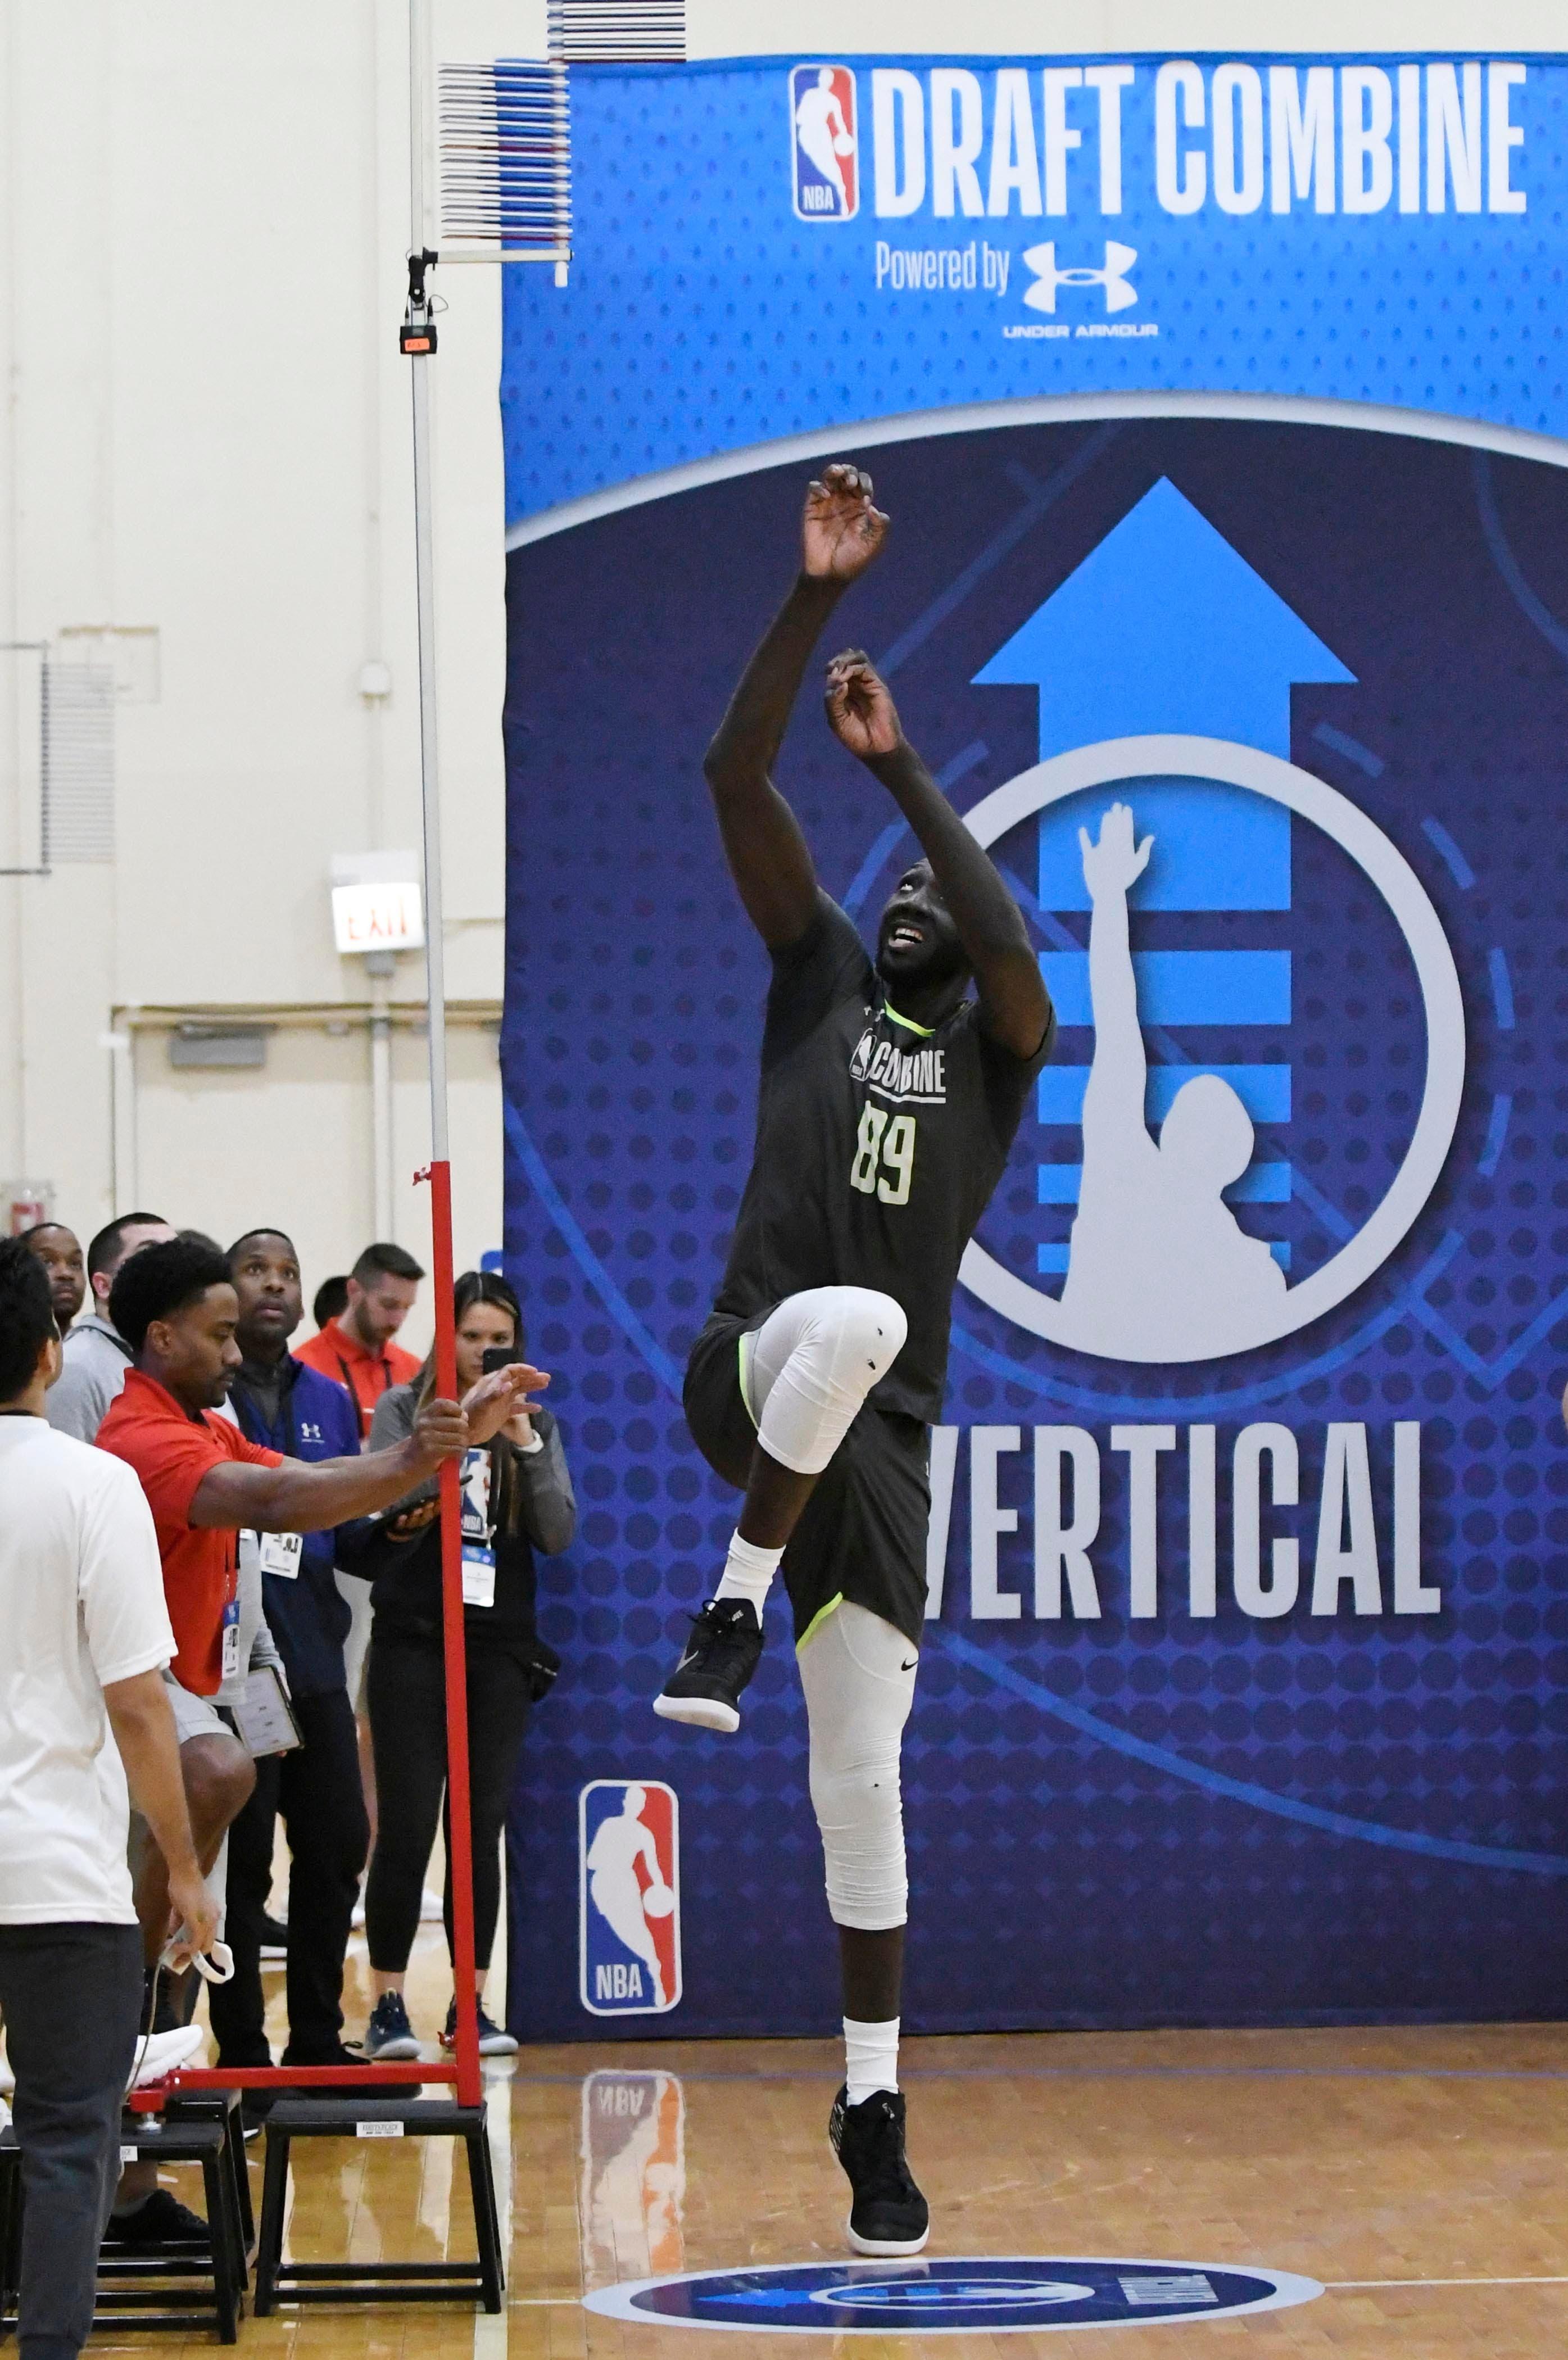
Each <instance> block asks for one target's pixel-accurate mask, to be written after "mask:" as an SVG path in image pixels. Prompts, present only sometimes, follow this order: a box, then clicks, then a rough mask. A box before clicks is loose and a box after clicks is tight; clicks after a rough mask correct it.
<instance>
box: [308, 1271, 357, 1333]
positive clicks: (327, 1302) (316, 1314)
mask: <svg viewBox="0 0 1568 2360" xmlns="http://www.w3.org/2000/svg"><path fill="white" fill-rule="evenodd" d="M347 1309H348V1281H347V1279H346V1278H323V1279H322V1281H321V1284H320V1286H318V1287H317V1289H316V1292H315V1295H314V1297H313V1298H312V1300H311V1304H310V1317H311V1318H312V1319H313V1320H314V1321H315V1323H316V1326H317V1327H319V1328H320V1327H325V1326H326V1324H327V1322H328V1320H329V1319H341V1318H342V1317H343V1313H344V1312H345V1311H346V1310H347Z"/></svg>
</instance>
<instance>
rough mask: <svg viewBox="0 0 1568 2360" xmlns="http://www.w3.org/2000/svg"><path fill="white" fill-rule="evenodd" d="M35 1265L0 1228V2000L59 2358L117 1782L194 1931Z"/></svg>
mask: <svg viewBox="0 0 1568 2360" xmlns="http://www.w3.org/2000/svg"><path fill="white" fill-rule="evenodd" d="M59 1373H60V1336H59V1332H58V1330H57V1328H56V1326H55V1320H54V1312H53V1308H52V1306H51V1305H50V1301H49V1280H48V1276H47V1274H46V1273H45V1271H44V1268H43V1265H42V1263H41V1262H39V1261H38V1258H37V1256H36V1255H35V1254H33V1253H30V1252H29V1251H28V1250H27V1246H26V1244H25V1243H24V1242H23V1241H22V1240H20V1239H6V1240H5V1241H4V1242H3V1243H0V1631H4V1633H5V1645H4V1648H3V1649H0V2009H3V2010H4V2013H5V2029H6V2038H7V2041H8V2044H9V2048H10V2055H11V2065H12V2070H13V2071H14V2072H15V2074H16V2137H17V2140H18V2142H19V2144H20V2146H21V2149H22V2179H23V2185H24V2188H25V2190H26V2192H27V2212H26V2218H25V2223H24V2228H23V2237H22V2271H21V2281H22V2283H21V2307H20V2308H21V2317H20V2334H19V2344H20V2352H21V2355H22V2360H73V2355H75V2354H76V2353H78V2352H79V2351H80V2350H81V2348H82V2344H83V2343H84V2342H85V2341H86V2338H87V2334H88V2331H89V2330H90V2328H91V2326H92V2324H93V2293H94V2286H95V2281H96V2273H97V2261H98V2247H99V2245H100V2242H101V2240H102V2238H103V2229H104V2224H105V2223H106V2221H107V2218H108V2213H109V2208H110V2203H111V2201H112V2199H113V2197H114V2187H115V2182H116V2180H117V2179H118V2176H119V2136H118V2134H119V2122H120V2102H121V2099H122V2098H123V2096H124V2094H125V2084H126V2081H127V2078H128V2076H129V2075H130V2072H131V2070H132V2066H133V2063H134V2061H135V2057H136V2036H137V2029H138V2017H139V2015H140V2005H141V1996H142V1940H141V1932H140V1928H138V1926H137V1924H136V1910H135V1907H133V1904H132V1899H131V1880H130V1873H129V1870H128V1868H127V1866H126V1862H125V1840H126V1833H127V1829H128V1823H129V1817H130V1806H129V1796H128V1793H127V1786H126V1780H127V1775H128V1777H129V1782H130V1787H131V1789H132V1790H133V1791H134V1792H135V1795H136V1803H137V1806H138V1808H139V1809H140V1810H141V1811H142V1813H143V1814H144V1816H145V1817H146V1819H147V1822H148V1824H149V1825H150V1827H151V1828H152V1830H153V1833H154V1835H155V1836H156V1838H157V1840H158V1846H159V1848H160V1850H161V1851H162V1852H163V1855H164V1858H165V1859H166V1860H167V1861H168V1863H169V1896H170V1901H171V1905H172V1912H173V1917H172V1922H173V1923H175V1924H180V1926H181V1929H182V1932H183V1934H184V1935H186V1936H187V1937H189V1938H190V1940H191V1943H192V1944H193V1945H194V1946H195V1947H196V1948H199V1949H201V1950H206V1949H208V1948H210V1946H211V1944H212V1939H213V1936H214V1933H215V1930H216V1917H215V1913H214V1911H213V1907H212V1901H211V1899H210V1897H209V1896H208V1892H207V1888H206V1885H204V1883H203V1882H202V1878H201V1870H200V1868H199V1867H198V1865H197V1862H196V1854H195V1851H194V1849H193V1846H192V1844H191V1822H190V1819H189V1816H188V1814H187V1811H186V1805H185V1790H184V1787H183V1786H182V1784H181V1781H180V1749H179V1745H178V1743H177V1741H176V1737H175V1731H174V1716H173V1714H172V1713H171V1711H170V1710H169V1691H168V1689H167V1688H165V1686H164V1682H163V1677H162V1675H163V1668H164V1666H165V1665H167V1664H168V1663H169V1662H170V1661H171V1660H172V1657H173V1655H174V1634H173V1633H172V1631H171V1630H170V1629H169V1614H168V1610H167V1608H166V1607H165V1604H164V1595H163V1574H162V1568H161V1566H160V1564H159V1561H158V1541H157V1537H156V1535H155V1533H154V1530H153V1521H152V1515H151V1513H150V1511H149V1510H148V1507H147V1502H146V1500H145V1499H144V1498H143V1496H142V1491H141V1486H140V1485H139V1483H138V1482H137V1481H136V1477H135V1475H134V1474H133V1473H132V1472H131V1470H130V1469H129V1468H128V1467H126V1466H125V1465H124V1463H123V1462H122V1461H121V1460H119V1459H111V1458H109V1457H107V1456H106V1455H105V1454H104V1453H103V1452H102V1451H98V1450H93V1449H92V1448H89V1447H88V1446H87V1445H86V1444H85V1443H82V1442H77V1441H74V1440H72V1439H71V1437H68V1436H65V1435H62V1434H57V1433H55V1432H54V1431H53V1430H52V1429H51V1428H50V1426H49V1424H48V1422H47V1420H46V1418H45V1415H44V1396H45V1393H46V1392H47V1391H48V1388H49V1385H50V1383H51V1382H53V1381H54V1379H55V1378H56V1377H57V1376H58V1375H59Z"/></svg>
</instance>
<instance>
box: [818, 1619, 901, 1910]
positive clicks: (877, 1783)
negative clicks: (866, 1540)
mask: <svg viewBox="0 0 1568 2360" xmlns="http://www.w3.org/2000/svg"><path fill="white" fill-rule="evenodd" d="M914 1658H915V1649H914V1647H913V1646H912V1645H911V1644H910V1643H909V1640H908V1639H906V1638H905V1636H904V1634H903V1633H902V1632H901V1631H896V1630H895V1629H894V1627H893V1625H892V1624H891V1623H890V1622H883V1620H882V1618H881V1616H880V1615H879V1614H873V1613H872V1612H870V1611H869V1609H868V1608H866V1607H864V1606H854V1605H851V1604H850V1603H849V1602H848V1601H843V1602H842V1603H840V1604H839V1605H837V1606H835V1607H834V1608H833V1611H832V1612H830V1613H829V1614H828V1615H826V1616H825V1617H824V1619H823V1620H822V1622H819V1623H818V1624H817V1627H816V1629H815V1630H814V1631H813V1632H812V1633H811V1636H810V1637H809V1638H808V1639H807V1640H806V1641H805V1642H804V1644H802V1645H801V1647H800V1653H799V1658H798V1660H799V1662H800V1685H801V1687H802V1688H804V1690H805V1692H806V1718H807V1721H809V1723H810V1726H811V1807H812V1808H813V1809H814V1810H815V1812H816V1815H817V1825H818V1827H819V1828H820V1829H821V1830H822V1853H823V1857H824V1859H825V1862H826V1865H827V1888H828V1910H829V1913H830V1915H831V1916H832V1917H833V1923H834V1925H835V1926H852V1927H856V1928H859V1929H860V1930H862V1931H863V1932H865V1933H868V1934H880V1933H885V1932H886V1931H887V1929H888V1928H890V1927H894V1926H901V1925H902V1924H903V1923H904V1920H905V1918H906V1917H907V1916H908V1914H909V1880H908V1877H907V1875H906V1873H905V1868H904V1814H903V1807H902V1804H901V1802H900V1799H899V1794H898V1748H899V1743H900V1741H901V1739H902V1737H903V1733H904V1723H905V1721H907V1720H908V1719H909V1706H910V1703H911V1702H912V1700H913V1698H914V1693H915V1662H914Z"/></svg>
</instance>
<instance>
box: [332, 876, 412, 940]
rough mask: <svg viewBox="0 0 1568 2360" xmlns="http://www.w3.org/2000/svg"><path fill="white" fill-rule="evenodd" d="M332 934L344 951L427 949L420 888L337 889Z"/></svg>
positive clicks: (379, 885) (355, 887)
mask: <svg viewBox="0 0 1568 2360" xmlns="http://www.w3.org/2000/svg"><path fill="white" fill-rule="evenodd" d="M332 932H333V934H334V935H335V936H336V939H337V946H338V949H339V950H340V951H342V952H343V953H344V954H345V955H347V954H348V953H351V952H354V951H417V950H422V949H423V948H424V943H425V913H424V907H423V904H422V902H421V900H420V896H419V887H418V886H417V885H413V884H407V885H393V884H382V883H376V884H373V885H334V886H333V887H332Z"/></svg>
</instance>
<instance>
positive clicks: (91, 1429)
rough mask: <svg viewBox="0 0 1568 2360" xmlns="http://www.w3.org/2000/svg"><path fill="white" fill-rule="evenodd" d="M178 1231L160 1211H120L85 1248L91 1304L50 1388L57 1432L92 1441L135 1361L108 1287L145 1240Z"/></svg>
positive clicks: (68, 1341) (52, 1420)
mask: <svg viewBox="0 0 1568 2360" xmlns="http://www.w3.org/2000/svg"><path fill="white" fill-rule="evenodd" d="M174 1235H175V1231H174V1230H173V1229H170V1227H169V1223H168V1222H167V1221H166V1220H164V1219H163V1218H162V1216H161V1215H160V1214H158V1213H121V1214H120V1215H119V1217H118V1218H117V1219H115V1220H113V1221H111V1222H110V1224H109V1226H108V1228H107V1229H100V1230H99V1232H98V1234H97V1236H96V1237H95V1238H94V1239H93V1242H92V1244H91V1245H90V1246H89V1247H88V1249H87V1278H88V1284H90V1285H91V1287H92V1289H93V1308H92V1310H91V1311H90V1312H89V1313H88V1315H87V1317H85V1319H79V1320H78V1321H77V1323H76V1325H75V1327H73V1328H72V1329H71V1333H70V1335H69V1336H68V1337H67V1338H66V1339H65V1366H64V1368H63V1369H62V1371H60V1379H59V1382H57V1383H56V1384H55V1385H53V1386H52V1387H51V1389H50V1391H49V1403H48V1413H49V1424H50V1425H51V1426H53V1428H54V1430H55V1432H56V1433H57V1434H70V1435H73V1436H74V1437H75V1438H76V1440H77V1441H78V1442H94V1441H96V1439H97V1437H98V1429H99V1427H100V1426H102V1425H103V1420H104V1418H105V1417H106V1416H107V1415H108V1413H109V1404H110V1403H111V1402H112V1401H114V1399H115V1398H116V1397H117V1395H118V1394H119V1392H120V1389H121V1387H122V1386H123V1385H124V1383H125V1371H126V1370H127V1369H128V1368H129V1367H130V1365H131V1349H130V1346H129V1345H128V1344H127V1343H125V1340H124V1338H122V1337H121V1336H120V1335H119V1334H118V1332H117V1331H116V1329H115V1327H114V1321H113V1320H112V1319H111V1318H110V1317H109V1289H110V1288H111V1287H112V1286H113V1285H114V1273H115V1272H116V1271H117V1270H118V1269H119V1267H120V1265H121V1263H122V1262H129V1260H130V1258H131V1256H132V1255H133V1254H134V1253H136V1252H139V1251H140V1250H141V1248H142V1247H143V1246H154V1245H163V1244H164V1243H166V1242H167V1240H169V1239H170V1238H171V1237H173V1236H174Z"/></svg>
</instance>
